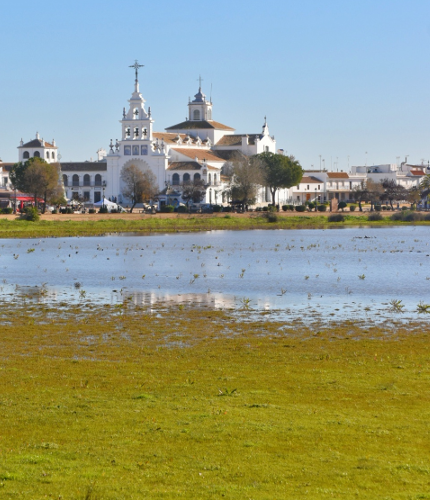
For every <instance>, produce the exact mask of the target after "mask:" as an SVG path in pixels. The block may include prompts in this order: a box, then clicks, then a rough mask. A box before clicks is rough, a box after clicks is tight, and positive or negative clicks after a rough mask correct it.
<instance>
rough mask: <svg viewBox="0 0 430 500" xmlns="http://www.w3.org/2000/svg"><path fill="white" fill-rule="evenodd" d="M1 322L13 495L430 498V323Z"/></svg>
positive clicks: (0, 450)
mask: <svg viewBox="0 0 430 500" xmlns="http://www.w3.org/2000/svg"><path fill="white" fill-rule="evenodd" d="M244 314H245V312H244ZM0 315H1V324H2V332H1V336H0V353H1V355H0V384H1V388H2V390H1V393H0V409H1V433H0V497H1V498H2V499H15V498H16V499H31V500H38V499H42V498H56V499H60V498H61V499H87V500H88V499H143V498H151V499H177V498H186V499H188V498H190V499H214V498H229V499H244V498H252V499H273V498H276V499H280V498H286V499H292V498H294V499H295V498H302V497H306V498H313V499H329V498H330V499H333V498H338V499H343V500H344V499H348V498H360V499H375V498H378V499H424V498H430V494H429V491H430V463H429V448H430V436H429V431H430V404H429V403H430V401H429V399H430V392H429V382H430V364H429V361H430V351H429V332H428V328H427V327H423V326H422V325H421V326H419V325H408V327H407V328H405V329H403V328H402V327H401V326H398V327H396V328H394V327H390V328H388V327H387V328H376V327H368V328H367V329H364V327H360V326H359V325H354V324H349V323H345V324H343V325H332V326H330V327H322V326H320V327H317V328H312V329H308V328H306V327H304V326H303V325H299V324H297V325H296V326H294V325H287V324H284V323H282V322H277V321H275V320H273V319H272V320H271V321H270V320H268V319H267V317H266V316H264V314H262V315H261V317H259V318H257V319H256V320H255V321H249V320H248V321H246V320H245V317H241V316H240V314H239V315H238V314H237V313H234V312H230V311H212V310H205V309H198V310H194V309H189V308H188V307H183V306H179V307H172V308H171V309H168V310H167V309H166V310H162V309H158V310H156V311H152V312H151V311H149V310H148V309H144V308H135V307H132V306H130V305H127V303H126V304H124V305H119V306H94V305H93V306H91V305H82V306H65V307H64V310H59V309H58V308H49V307H47V306H44V305H42V304H33V305H31V303H30V304H23V305H15V306H13V305H7V304H4V305H3V307H2V308H1V312H0Z"/></svg>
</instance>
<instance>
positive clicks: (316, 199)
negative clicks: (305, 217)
mask: <svg viewBox="0 0 430 500" xmlns="http://www.w3.org/2000/svg"><path fill="white" fill-rule="evenodd" d="M317 206H318V197H317V188H315V212H316V211H317Z"/></svg>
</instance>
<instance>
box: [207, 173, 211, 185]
mask: <svg viewBox="0 0 430 500" xmlns="http://www.w3.org/2000/svg"><path fill="white" fill-rule="evenodd" d="M208 183H209V184H212V176H211V174H208Z"/></svg>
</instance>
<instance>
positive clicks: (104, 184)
mask: <svg viewBox="0 0 430 500" xmlns="http://www.w3.org/2000/svg"><path fill="white" fill-rule="evenodd" d="M105 188H106V181H103V201H102V208H103V210H104V209H105Z"/></svg>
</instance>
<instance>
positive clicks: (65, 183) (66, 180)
mask: <svg viewBox="0 0 430 500" xmlns="http://www.w3.org/2000/svg"><path fill="white" fill-rule="evenodd" d="M63 184H64V185H65V186H68V185H69V181H68V179H67V175H66V174H63Z"/></svg>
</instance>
